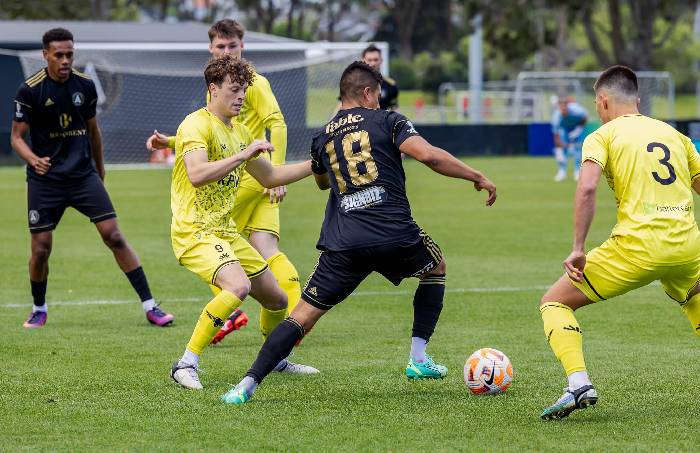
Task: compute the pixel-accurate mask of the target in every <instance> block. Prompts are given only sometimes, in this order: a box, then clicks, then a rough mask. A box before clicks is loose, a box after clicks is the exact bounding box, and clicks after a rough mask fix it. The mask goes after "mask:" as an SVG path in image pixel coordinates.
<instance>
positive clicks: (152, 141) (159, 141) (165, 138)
mask: <svg viewBox="0 0 700 453" xmlns="http://www.w3.org/2000/svg"><path fill="white" fill-rule="evenodd" d="M165 148H171V149H175V136H174V135H165V134H164V133H162V132H158V130H154V131H153V134H152V135H151V136H150V137H148V138H147V139H146V149H148V150H149V151H155V150H157V149H165Z"/></svg>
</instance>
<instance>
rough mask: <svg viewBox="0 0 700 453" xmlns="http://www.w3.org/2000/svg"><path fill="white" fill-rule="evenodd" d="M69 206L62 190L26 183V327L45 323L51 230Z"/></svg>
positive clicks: (46, 185)
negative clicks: (30, 302) (28, 298)
mask: <svg viewBox="0 0 700 453" xmlns="http://www.w3.org/2000/svg"><path fill="white" fill-rule="evenodd" d="M67 204H68V196H67V194H66V190H65V188H64V187H56V186H52V185H50V184H48V183H45V182H39V181H35V180H32V179H30V180H28V181H27V221H28V227H29V233H30V236H31V256H30V257H29V283H30V286H31V290H32V299H33V301H34V305H33V308H32V312H31V313H30V315H29V318H28V319H27V320H26V321H25V322H24V327H26V328H36V327H42V326H44V325H45V324H46V320H47V306H46V287H47V283H48V277H49V256H51V248H52V245H53V230H54V229H55V228H56V226H57V225H58V223H59V222H60V220H61V217H62V216H63V213H64V211H65V209H66V206H67Z"/></svg>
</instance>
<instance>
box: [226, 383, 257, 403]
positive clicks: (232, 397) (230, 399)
mask: <svg viewBox="0 0 700 453" xmlns="http://www.w3.org/2000/svg"><path fill="white" fill-rule="evenodd" d="M250 397H251V395H249V394H248V391H247V390H246V389H245V388H243V387H239V386H236V387H233V388H232V389H231V390H229V391H228V392H226V393H224V394H223V395H222V396H221V401H222V402H224V403H226V404H235V405H237V406H240V405H241V404H244V403H245V402H247V401H248V400H249V399H250Z"/></svg>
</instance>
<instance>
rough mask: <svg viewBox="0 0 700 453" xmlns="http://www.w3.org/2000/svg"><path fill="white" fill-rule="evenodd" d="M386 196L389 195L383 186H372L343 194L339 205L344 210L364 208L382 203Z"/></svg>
mask: <svg viewBox="0 0 700 453" xmlns="http://www.w3.org/2000/svg"><path fill="white" fill-rule="evenodd" d="M388 198H389V195H388V194H387V193H386V190H385V189H384V187H378V186H374V187H370V188H368V189H365V190H362V191H360V192H356V193H354V194H352V195H345V196H344V197H343V198H341V200H340V206H341V207H342V208H343V210H344V211H345V212H350V211H354V210H355V209H365V208H368V207H370V206H373V205H376V204H379V203H382V202H384V201H386V200H387V199H388Z"/></svg>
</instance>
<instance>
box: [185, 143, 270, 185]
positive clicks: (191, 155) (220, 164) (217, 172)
mask: <svg viewBox="0 0 700 453" xmlns="http://www.w3.org/2000/svg"><path fill="white" fill-rule="evenodd" d="M271 150H272V146H271V145H270V143H268V142H267V141H265V140H255V141H254V142H252V143H251V144H250V145H248V147H247V148H246V149H244V150H243V151H241V152H240V153H238V154H235V155H233V156H231V157H227V158H225V159H221V160H215V161H211V162H210V161H209V156H208V155H207V150H206V149H205V148H197V149H193V150H191V151H187V152H186V154H185V155H184V162H185V169H186V170H187V177H188V178H189V180H190V182H191V183H192V185H193V186H194V187H201V186H204V185H206V184H209V183H212V182H215V181H218V180H220V179H221V178H223V177H224V176H226V175H228V174H229V173H231V172H232V171H233V170H234V169H235V168H236V167H238V166H240V165H241V164H242V163H243V162H246V161H250V160H251V159H254V158H256V157H258V156H259V155H260V153H263V152H266V151H271ZM251 162H253V161H251ZM266 162H267V161H266ZM268 165H269V162H268Z"/></svg>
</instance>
